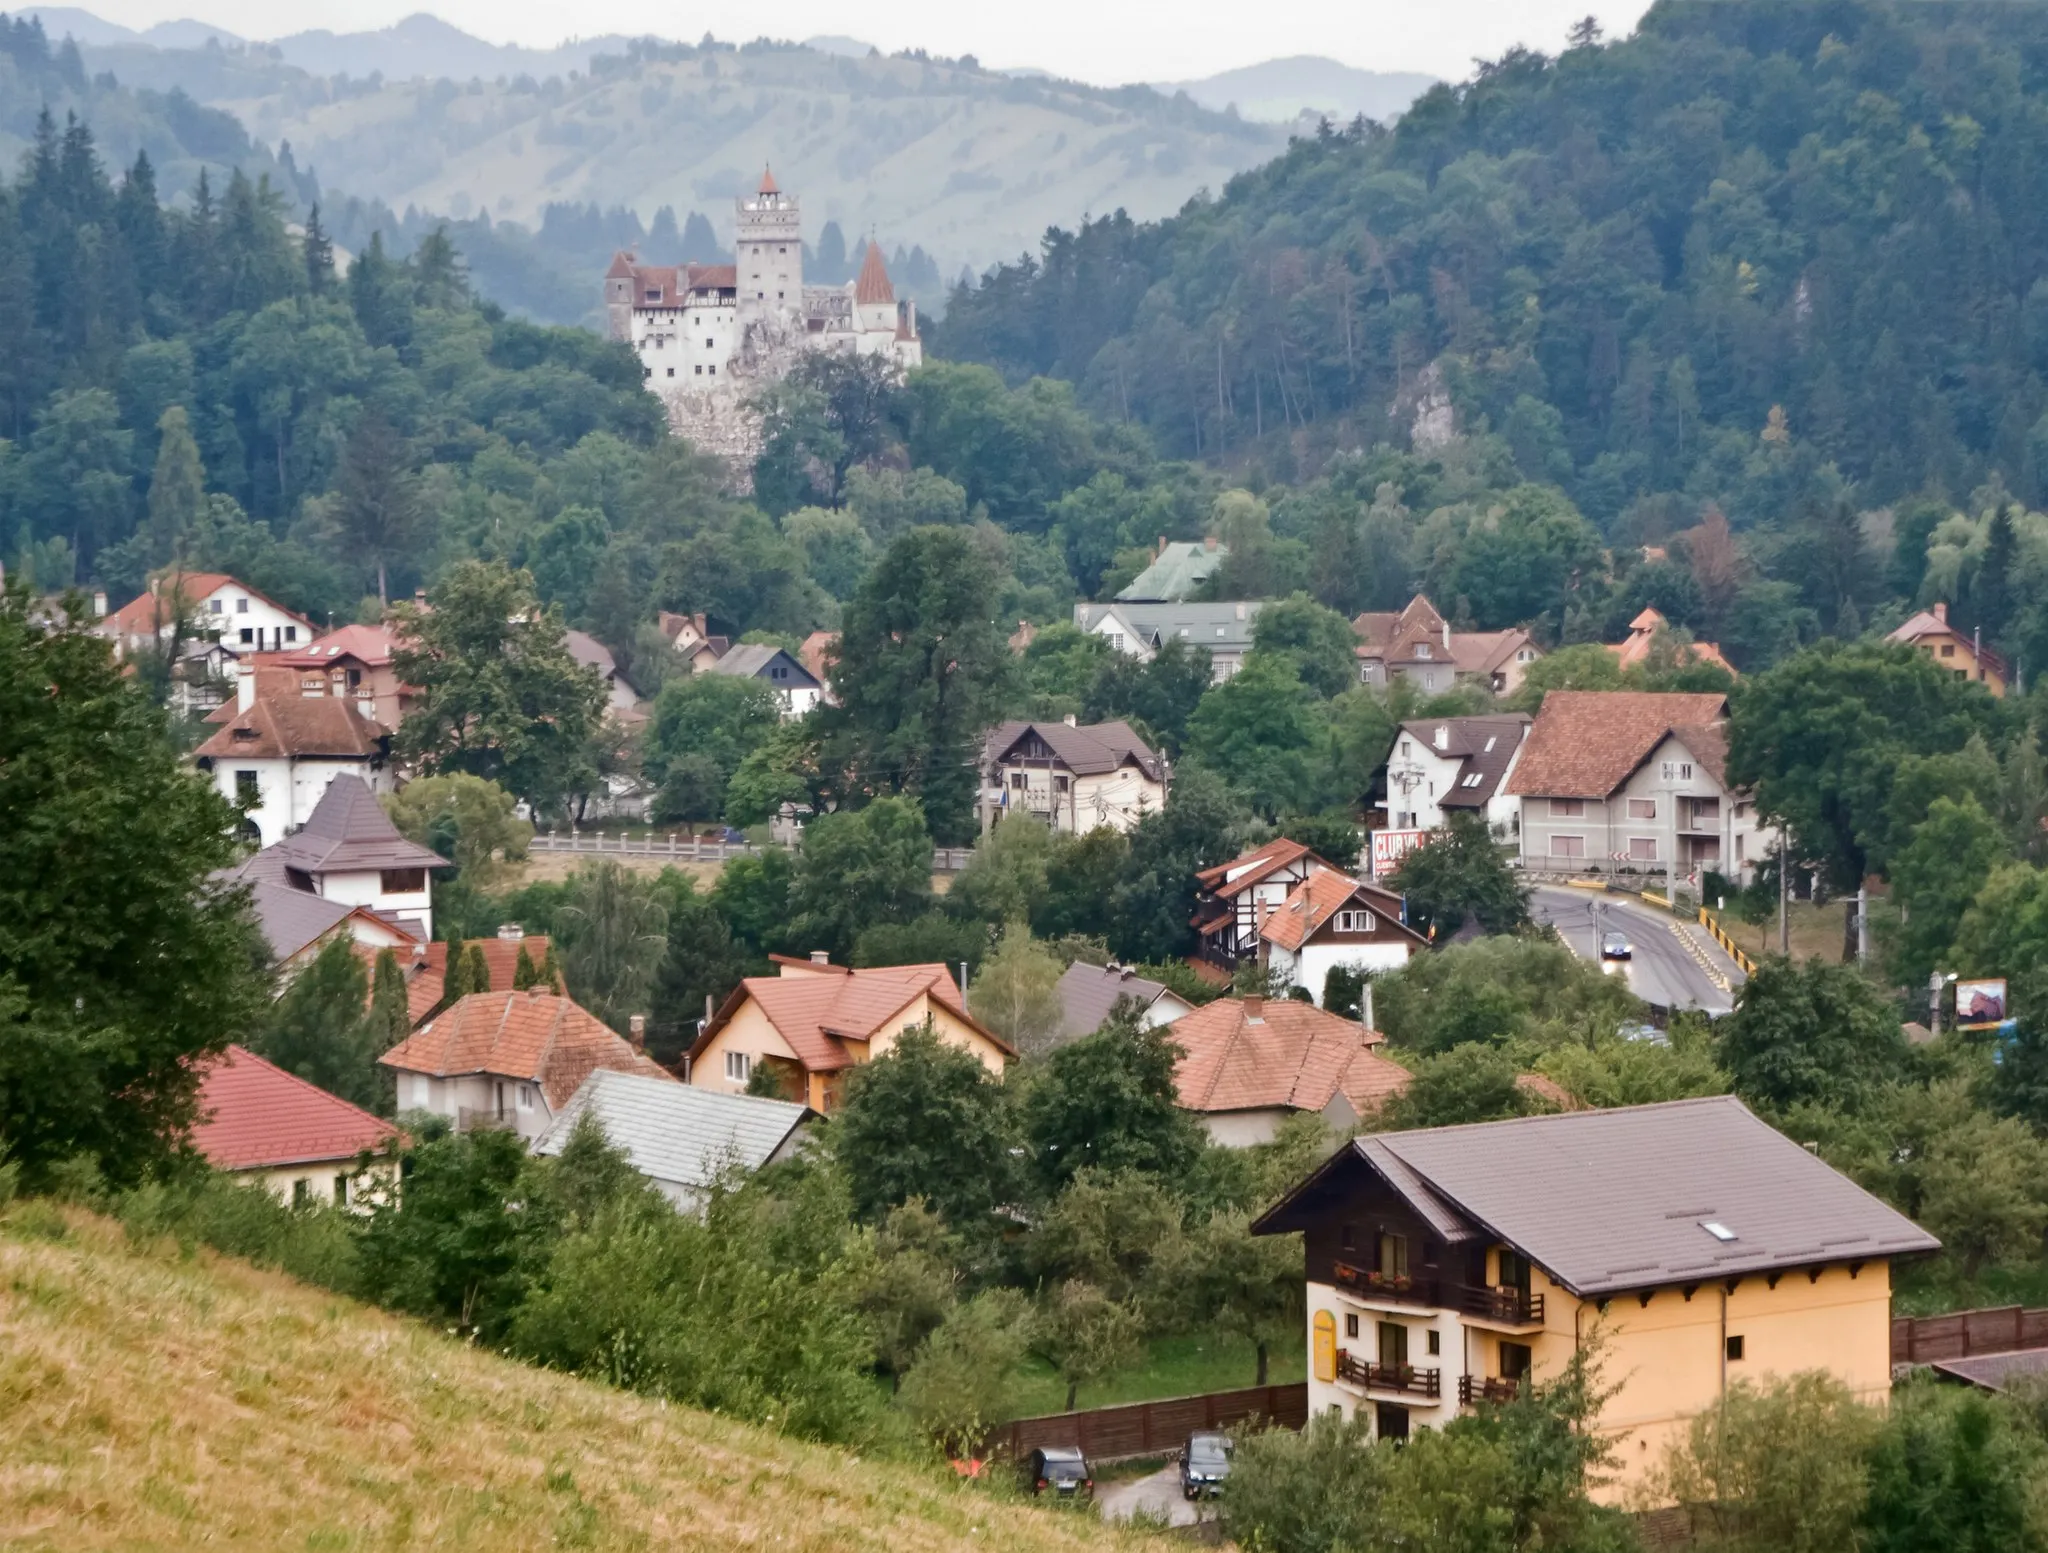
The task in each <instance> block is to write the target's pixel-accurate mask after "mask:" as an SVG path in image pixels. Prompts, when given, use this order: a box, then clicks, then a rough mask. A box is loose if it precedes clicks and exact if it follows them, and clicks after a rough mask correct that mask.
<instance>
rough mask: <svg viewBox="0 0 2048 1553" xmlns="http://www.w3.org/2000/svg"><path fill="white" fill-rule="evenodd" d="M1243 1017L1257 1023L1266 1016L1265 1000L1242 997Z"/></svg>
mask: <svg viewBox="0 0 2048 1553" xmlns="http://www.w3.org/2000/svg"><path fill="white" fill-rule="evenodd" d="M1244 1017H1245V1018H1246V1019H1248V1020H1250V1021H1251V1022H1252V1023H1254V1024H1257V1023H1258V1022H1259V1021H1260V1020H1262V1019H1264V1018H1265V1017H1266V1000H1265V999H1264V998H1253V997H1248V998H1246V999H1244Z"/></svg>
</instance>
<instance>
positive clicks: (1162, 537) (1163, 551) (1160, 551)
mask: <svg viewBox="0 0 2048 1553" xmlns="http://www.w3.org/2000/svg"><path fill="white" fill-rule="evenodd" d="M1153 554H1154V555H1164V554H1166V536H1165V535H1164V534H1161V535H1160V536H1159V548H1158V549H1157V550H1155V551H1153Z"/></svg>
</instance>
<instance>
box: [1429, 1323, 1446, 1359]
mask: <svg viewBox="0 0 2048 1553" xmlns="http://www.w3.org/2000/svg"><path fill="white" fill-rule="evenodd" d="M1428 1336H1429V1343H1428V1347H1429V1351H1430V1352H1431V1353H1432V1354H1440V1353H1442V1352H1443V1351H1444V1335H1443V1333H1441V1332H1439V1331H1438V1330H1437V1329H1436V1328H1435V1327H1431V1328H1430V1329H1429V1333H1428Z"/></svg>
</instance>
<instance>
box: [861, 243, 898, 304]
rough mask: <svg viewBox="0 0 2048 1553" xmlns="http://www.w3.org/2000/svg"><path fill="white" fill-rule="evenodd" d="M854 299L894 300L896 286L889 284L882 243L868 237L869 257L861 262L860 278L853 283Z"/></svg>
mask: <svg viewBox="0 0 2048 1553" xmlns="http://www.w3.org/2000/svg"><path fill="white" fill-rule="evenodd" d="M853 300H854V301H856V302H860V303H869V302H894V301H895V300H896V288H895V287H894V286H892V285H890V284H889V271H888V267H887V266H885V265H884V264H883V263H882V245H881V244H880V243H878V242H876V241H875V240H874V239H873V238H869V239H868V252H867V257H866V258H865V259H863V260H861V263H860V278H859V279H858V280H856V281H855V282H854V283H853Z"/></svg>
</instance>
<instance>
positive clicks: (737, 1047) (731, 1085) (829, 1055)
mask: <svg viewBox="0 0 2048 1553" xmlns="http://www.w3.org/2000/svg"><path fill="white" fill-rule="evenodd" d="M771 958H772V959H773V960H774V961H775V964H776V966H777V968H778V969H779V970H780V972H781V974H780V975H777V976H749V977H747V978H746V980H744V981H742V982H741V983H740V984H739V985H738V986H737V987H735V988H734V989H733V990H732V994H731V996H729V997H728V998H726V1000H725V1006H724V1007H723V1008H721V1009H719V1011H718V1013H717V1014H716V1015H715V1016H714V1017H713V1018H712V1020H711V1021H710V1022H709V1023H708V1024H706V1025H705V1026H704V1031H703V1034H701V1035H700V1036H699V1037H698V1038H697V1044H696V1045H695V1046H693V1047H692V1048H691V1049H690V1056H689V1067H688V1068H687V1069H686V1070H685V1071H686V1076H687V1077H688V1079H689V1081H690V1082H691V1083H692V1084H696V1085H701V1086H703V1087H705V1088H708V1089H720V1090H725V1091H727V1092H728V1093H733V1094H737V1093H739V1092H740V1091H742V1090H744V1089H745V1088H746V1087H747V1081H748V1080H749V1079H751V1078H752V1077H753V1074H754V1069H755V1068H756V1067H757V1066H759V1065H760V1064H762V1063H766V1064H768V1065H769V1066H770V1067H773V1068H775V1069H777V1070H778V1071H779V1073H780V1074H781V1076H782V1078H783V1080H784V1082H783V1089H784V1091H785V1092H786V1093H788V1094H790V1095H792V1096H794V1097H796V1098H797V1099H800V1100H801V1101H802V1102H803V1103H804V1104H805V1105H808V1106H809V1107H810V1108H811V1109H812V1110H814V1111H821V1112H826V1113H829V1112H831V1111H833V1110H836V1109H837V1108H838V1105H839V1100H840V1096H841V1093H842V1089H843V1086H844V1084H845V1080H846V1075H847V1074H848V1073H849V1072H850V1071H852V1070H853V1069H854V1068H857V1067H859V1066H860V1065H861V1064H862V1063H864V1062H869V1061H872V1060H873V1059H874V1058H876V1057H879V1056H881V1055H882V1054H883V1053H885V1052H887V1051H888V1050H889V1048H890V1047H892V1046H893V1045H895V1044H896V1039H897V1037H898V1036H900V1035H901V1034H902V1033H903V1032H904V1031H906V1030H915V1029H918V1028H919V1027H921V1026H922V1025H923V1024H924V1022H925V1021H926V1020H930V1021H931V1024H932V1028H933V1029H934V1030H935V1031H936V1032H937V1033H938V1037H939V1039H940V1040H942V1041H944V1042H945V1043H946V1044H947V1045H949V1046H958V1047H961V1048H963V1049H964V1050H967V1051H970V1052H972V1053H973V1054H974V1055H975V1056H976V1057H978V1058H979V1059H980V1060H981V1062H982V1064H983V1065H984V1066H985V1067H987V1068H988V1070H989V1071H990V1072H991V1073H993V1074H995V1075H996V1076H997V1077H998V1078H1000V1077H1002V1075H1003V1070H1004V1069H1005V1068H1006V1067H1007V1066H1008V1064H1009V1061H1010V1059H1011V1058H1012V1057H1014V1056H1016V1052H1015V1051H1013V1050H1012V1049H1011V1047H1010V1045H1009V1043H1008V1042H1006V1041H1004V1040H1003V1038H1002V1037H1001V1036H999V1035H997V1034H996V1033H995V1032H994V1031H993V1030H990V1029H989V1028H988V1027H987V1026H985V1025H983V1024H982V1023H981V1021H979V1020H978V1019H976V1018H975V1017H974V1016H973V1015H972V1014H970V1013H969V1012H968V1011H967V1003H966V1000H965V999H964V998H962V997H961V995H960V989H959V988H958V987H957V986H955V985H954V982H953V976H952V973H951V972H950V971H949V970H947V968H946V967H945V966H943V965H887V966H880V967H877V968H875V969H872V970H860V971H855V970H848V969H847V968H846V967H845V966H842V965H834V964H832V963H831V961H830V960H829V959H827V958H826V956H825V955H824V954H823V953H816V954H813V955H812V956H811V957H810V958H809V959H808V960H796V959H791V958H788V957H787V956H784V955H774V956H772V957H771Z"/></svg>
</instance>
